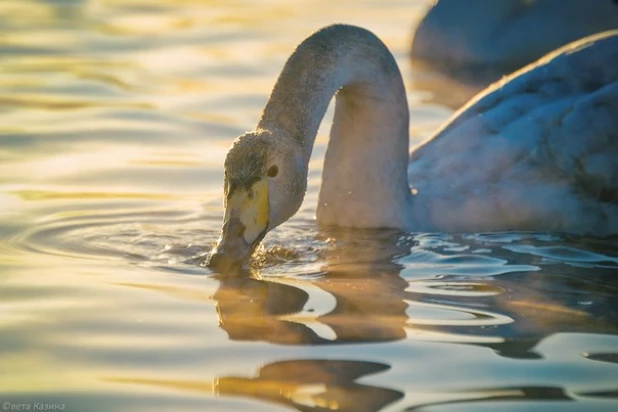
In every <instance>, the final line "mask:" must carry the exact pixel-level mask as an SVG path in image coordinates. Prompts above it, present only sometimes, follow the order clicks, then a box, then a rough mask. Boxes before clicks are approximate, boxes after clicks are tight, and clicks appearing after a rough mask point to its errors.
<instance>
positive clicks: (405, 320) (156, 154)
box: [0, 0, 618, 411]
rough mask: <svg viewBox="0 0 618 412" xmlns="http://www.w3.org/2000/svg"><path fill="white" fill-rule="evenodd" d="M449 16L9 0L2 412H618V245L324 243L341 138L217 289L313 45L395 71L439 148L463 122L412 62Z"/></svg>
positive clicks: (3, 49)
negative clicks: (454, 122)
mask: <svg viewBox="0 0 618 412" xmlns="http://www.w3.org/2000/svg"><path fill="white" fill-rule="evenodd" d="M426 3H427V2H424V1H417V2H413V1H403V0H401V1H394V0H393V1H387V2H378V1H364V2H353V1H339V2H333V1H308V0H307V1H297V2H285V1H281V0H269V1H266V0H265V1H260V2H259V3H256V2H249V1H214V0H212V1H197V0H193V1H191V0H184V1H178V2H176V1H172V0H168V1H156V0H128V1H127V0H123V1H119V0H91V1H88V0H62V1H60V0H47V1H42V0H39V1H34V0H33V1H25V0H2V1H1V4H0V56H1V60H2V64H1V65H0V405H2V409H3V410H11V408H12V409H13V410H17V409H19V408H21V409H22V410H26V406H27V407H28V408H30V410H34V408H35V407H37V405H38V406H39V407H43V406H44V405H47V406H48V407H55V408H56V409H58V408H60V407H61V406H62V407H63V408H64V410H68V411H103V410H110V411H111V410H113V411H134V410H148V411H177V410H198V409H199V410H212V411H236V410H256V411H274V410H290V409H291V410H294V409H296V410H301V411H309V410H316V411H318V410H319V411H326V410H333V411H334V410H341V411H376V410H386V411H402V410H404V411H406V410H407V411H411V410H416V409H424V410H445V411H446V410H453V411H461V410H474V411H479V410H480V411H482V410H487V411H493V410H496V409H500V410H526V411H532V410H535V411H536V410H555V409H559V410H564V411H575V410H595V411H602V410H608V411H609V410H615V409H616V407H618V392H617V391H616V388H618V303H617V302H618V300H617V299H618V276H617V275H618V270H617V268H618V252H617V250H618V247H617V246H618V242H617V241H616V240H603V239H594V238H578V237H572V236H566V235H564V236H562V235H547V234H543V233H495V234H475V235H458V236H451V235H444V234H423V233H420V234H403V233H397V232H382V231H351V232H350V231H332V232H327V231H318V230H317V229H316V227H315V225H314V223H313V221H312V216H313V213H314V212H315V201H316V197H317V188H318V185H319V177H320V168H321V155H322V154H323V153H324V149H325V142H326V140H325V137H326V135H327V130H328V129H327V127H328V125H327V124H325V125H323V126H324V127H323V129H322V130H321V131H320V135H319V139H318V145H317V147H316V150H315V156H314V160H313V161H312V164H311V167H312V172H311V173H310V182H309V183H310V184H309V192H308V194H307V198H306V201H305V203H304V205H303V207H302V208H301V211H300V212H299V213H298V215H297V216H296V217H294V218H293V219H292V220H291V221H290V222H288V223H286V224H285V225H284V226H282V227H281V228H279V229H277V230H275V231H274V232H273V233H271V234H269V235H268V237H267V239H266V241H265V244H264V246H263V248H262V249H261V250H260V251H259V252H258V256H257V258H256V261H255V262H254V263H253V265H252V267H251V269H250V273H248V274H247V276H246V277H240V278H238V277H233V278H230V277H228V278H226V277H221V276H218V275H215V274H212V273H210V272H209V271H208V269H205V268H203V267H202V266H200V262H201V260H202V258H203V256H204V254H205V253H207V252H208V251H209V250H210V248H211V247H212V244H213V242H214V241H215V240H216V238H217V236H218V230H219V226H220V224H221V218H222V207H221V196H222V189H221V183H222V172H221V171H222V162H223V155H224V153H225V152H226V150H227V147H228V145H229V143H230V141H231V139H232V138H233V137H234V136H236V135H238V134H240V133H242V132H243V131H245V130H249V129H251V128H253V127H254V125H255V124H256V122H257V119H258V117H259V114H260V112H261V109H262V107H263V105H264V103H265V101H266V98H267V96H268V93H269V91H270V88H271V87H272V85H273V83H274V80H275V78H276V76H277V74H278V72H279V70H280V68H281V66H282V64H283V62H284V61H285V59H286V57H287V56H288V54H289V53H290V51H291V50H292V49H293V48H294V46H295V45H296V44H297V43H298V42H300V41H301V40H302V39H303V38H304V37H305V36H306V35H307V34H308V33H310V32H312V31H314V30H316V29H317V28H319V27H321V26H324V25H327V24H330V23H333V22H347V23H352V24H358V25H362V26H364V27H367V28H369V29H371V30H373V31H375V32H376V33H377V34H378V35H379V36H380V37H381V38H382V39H383V40H384V41H385V42H386V43H387V44H388V45H389V47H390V48H391V49H392V50H393V51H394V53H395V55H396V57H397V59H398V61H399V63H400V66H401V68H402V71H403V73H404V77H405V79H406V82H407V86H408V90H409V96H408V97H409V99H410V106H411V115H412V129H411V134H412V137H413V139H414V140H415V141H416V142H418V141H420V140H422V139H423V138H425V137H427V136H428V135H429V134H430V133H431V131H432V130H433V129H435V128H436V127H437V126H438V125H439V124H440V122H442V121H443V120H445V119H446V118H447V117H448V116H449V115H450V114H451V113H452V109H453V107H454V106H455V105H456V103H454V101H455V100H457V99H460V95H457V96H454V92H453V93H452V94H453V96H451V93H450V92H449V90H448V89H447V90H446V91H444V90H443V91H442V92H440V91H433V92H431V91H428V90H424V89H423V88H422V87H418V83H417V82H415V80H414V79H419V78H433V77H435V76H434V75H435V74H434V73H422V72H415V71H413V69H411V68H410V67H409V65H408V61H407V58H406V55H407V52H408V45H409V41H410V36H411V32H412V29H413V25H414V22H415V21H417V19H418V18H419V16H420V15H421V13H422V11H423V9H424V7H425V6H426ZM451 97H452V99H453V100H452V101H449V99H450V98H451ZM23 405H26V406H23Z"/></svg>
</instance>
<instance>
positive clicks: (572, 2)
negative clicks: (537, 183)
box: [412, 0, 618, 74]
mask: <svg viewBox="0 0 618 412" xmlns="http://www.w3.org/2000/svg"><path fill="white" fill-rule="evenodd" d="M617 3H618V2H617V1H616V0H586V1H585V0H473V1H465V0H438V1H437V2H436V3H435V4H434V6H433V7H432V8H431V9H429V11H428V13H427V14H426V16H425V17H424V18H423V20H422V21H421V23H420V24H419V26H418V28H417V30H416V34H415V36H414V40H413V43H412V57H413V58H414V59H415V60H420V61H424V62H427V63H430V64H431V65H432V66H433V67H439V68H441V69H444V70H449V71H454V70H460V69H472V70H473V71H477V70H479V69H480V70H482V71H487V70H488V68H491V71H493V72H495V73H490V74H501V73H509V72H511V71H513V70H515V69H519V68H520V67H523V66H524V65H526V64H528V63H530V62H532V61H534V60H536V59H538V58H539V57H541V56H543V55H544V54H546V53H548V52H550V51H552V50H554V49H556V48H558V47H560V46H563V45H565V44H567V43H570V42H572V41H575V40H577V39H580V38H583V37H585V36H589V35H592V34H595V33H599V32H602V31H605V30H610V29H618V4H617Z"/></svg>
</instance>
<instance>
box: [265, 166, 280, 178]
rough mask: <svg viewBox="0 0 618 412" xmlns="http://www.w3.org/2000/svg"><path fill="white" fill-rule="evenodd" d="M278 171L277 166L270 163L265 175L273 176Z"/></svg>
mask: <svg viewBox="0 0 618 412" xmlns="http://www.w3.org/2000/svg"><path fill="white" fill-rule="evenodd" d="M278 173H279V168H278V167H277V165H272V166H271V167H269V168H268V170H267V171H266V176H268V177H275V176H277V174H278Z"/></svg>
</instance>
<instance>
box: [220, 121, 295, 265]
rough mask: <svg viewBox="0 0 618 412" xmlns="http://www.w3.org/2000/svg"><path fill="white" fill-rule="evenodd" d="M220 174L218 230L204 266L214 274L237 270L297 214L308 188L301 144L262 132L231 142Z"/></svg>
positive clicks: (248, 134)
mask: <svg viewBox="0 0 618 412" xmlns="http://www.w3.org/2000/svg"><path fill="white" fill-rule="evenodd" d="M224 170H225V171H224V173H225V174H224V189H223V190H224V194H225V201H224V202H225V215H224V220H223V228H222V231H221V237H220V238H219V242H218V243H217V246H216V248H215V250H214V251H213V253H212V255H211V258H210V263H209V266H210V267H211V268H213V269H215V270H217V271H218V272H229V271H231V270H232V269H235V268H238V267H240V266H241V265H242V264H243V263H244V262H245V261H246V260H247V259H248V258H249V256H250V255H251V253H252V252H253V251H254V249H255V247H256V246H257V245H258V244H259V242H260V241H261V240H262V239H263V238H264V235H266V233H267V232H268V231H269V230H271V229H273V228H275V227H277V226H278V225H280V224H281V223H283V222H285V221H286V220H287V219H289V218H290V217H291V216H292V215H293V214H294V213H296V211H297V210H298V208H299V207H300V205H301V203H302V201H303V197H304V194H305V189H306V187H307V165H306V162H305V161H304V156H303V153H302V148H301V147H300V144H299V143H297V142H296V140H294V139H290V138H286V137H284V136H283V135H282V134H280V133H272V132H270V131H266V130H257V131H254V132H250V133H246V134H244V135H242V136H240V137H239V138H238V139H236V141H235V142H234V144H233V145H232V148H231V149H230V151H229V152H228V154H227V157H226V159H225V166H224Z"/></svg>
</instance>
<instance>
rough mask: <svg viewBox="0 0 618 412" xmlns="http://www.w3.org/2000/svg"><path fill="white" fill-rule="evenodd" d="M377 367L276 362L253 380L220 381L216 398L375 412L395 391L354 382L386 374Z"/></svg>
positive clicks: (332, 362)
mask: <svg viewBox="0 0 618 412" xmlns="http://www.w3.org/2000/svg"><path fill="white" fill-rule="evenodd" d="M388 369H389V367H388V366H386V365H383V364H380V363H374V362H362V361H348V360H336V359H328V360H322V359H312V360H294V361H287V362H277V363H273V364H270V365H266V366H264V367H262V368H260V370H259V372H258V373H257V376H255V377H254V378H240V377H220V378H218V379H217V380H216V382H215V387H214V390H215V392H216V394H217V395H235V396H238V395H240V396H249V397H255V398H259V399H261V400H265V401H271V402H277V403H281V404H284V405H288V406H292V407H294V408H296V409H298V410H299V411H318V410H332V411H337V410H339V411H378V410H380V409H381V408H382V407H384V406H385V405H387V404H389V403H391V402H394V401H396V400H397V399H399V398H401V397H402V396H403V394H402V393H401V392H399V391H396V390H392V389H386V388H380V387H377V386H371V385H366V384H360V383H357V382H355V381H356V380H357V379H359V378H362V377H365V376H367V375H372V374H376V373H380V372H384V371H386V370H388Z"/></svg>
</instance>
